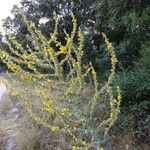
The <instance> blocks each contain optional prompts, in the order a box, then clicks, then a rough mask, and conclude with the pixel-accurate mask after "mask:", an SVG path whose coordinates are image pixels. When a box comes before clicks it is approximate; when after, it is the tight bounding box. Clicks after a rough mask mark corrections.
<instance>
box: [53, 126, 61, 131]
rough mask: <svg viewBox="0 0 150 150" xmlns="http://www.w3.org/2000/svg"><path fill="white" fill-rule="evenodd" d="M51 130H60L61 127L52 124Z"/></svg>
mask: <svg viewBox="0 0 150 150" xmlns="http://www.w3.org/2000/svg"><path fill="white" fill-rule="evenodd" d="M51 130H52V132H59V131H60V128H59V127H58V126H52V127H51Z"/></svg>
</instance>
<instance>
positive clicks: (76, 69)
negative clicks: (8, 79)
mask: <svg viewBox="0 0 150 150" xmlns="http://www.w3.org/2000/svg"><path fill="white" fill-rule="evenodd" d="M71 16H72V24H73V29H72V32H71V34H69V33H67V32H66V31H64V33H65V35H66V36H65V37H64V39H65V40H66V45H63V44H62V43H61V41H59V40H58V32H57V26H58V23H59V19H58V17H57V15H56V14H54V19H55V30H54V32H53V33H51V34H50V38H49V39H47V38H46V37H45V36H44V35H43V34H42V32H41V31H40V30H38V28H37V27H36V25H35V24H34V23H33V22H32V21H28V20H27V19H26V17H25V16H23V20H24V22H25V23H26V25H27V27H28V31H29V32H30V39H31V43H32V45H33V46H34V49H32V48H30V47H29V46H27V47H26V49H24V48H23V46H22V45H21V44H20V43H19V42H18V41H17V39H16V38H15V37H12V36H11V35H8V37H9V41H10V43H9V48H10V50H11V53H12V54H13V55H10V54H9V53H7V52H6V51H4V50H0V59H1V60H2V61H3V62H4V63H5V64H6V66H7V67H8V69H10V70H11V71H12V72H14V73H15V74H16V76H17V80H15V79H14V80H13V82H14V84H12V85H15V86H9V85H7V86H8V87H9V89H10V91H11V93H12V95H14V96H16V97H18V98H19V99H20V100H21V101H22V103H23V104H24V106H25V108H26V111H27V112H28V114H29V115H30V117H31V118H32V119H33V120H34V121H35V122H36V123H38V124H40V125H42V126H44V127H46V128H49V129H50V131H51V132H54V133H60V134H62V135H66V136H64V139H66V140H67V138H69V139H70V140H69V143H68V149H72V150H75V149H77V150H78V149H85V150H88V149H89V148H95V149H103V148H102V147H103V143H104V142H106V139H107V138H108V132H109V130H110V128H111V127H112V125H113V124H114V122H115V121H116V120H117V116H118V114H119V105H120V102H121V94H120V90H119V87H116V91H117V92H118V96H117V97H116V96H114V94H113V93H114V91H113V87H112V85H113V81H114V78H115V66H116V63H117V58H116V55H115V51H114V47H113V44H112V43H110V42H109V40H108V39H107V37H106V35H105V34H104V33H103V37H104V39H105V43H106V46H107V48H108V52H109V53H110V56H111V64H112V68H111V74H110V76H109V77H108V81H107V82H106V84H105V85H104V86H101V85H100V83H99V82H98V80H97V73H96V71H95V69H94V67H93V65H92V63H90V64H83V61H82V58H83V43H84V35H83V33H82V31H80V30H79V31H78V30H77V20H76V19H75V16H74V15H73V14H71ZM75 36H77V37H78V44H75V42H74V38H75ZM37 43H39V44H37ZM54 44H55V46H56V47H57V50H56V49H54V48H53V46H52V45H54ZM59 56H63V59H61V60H60V59H59ZM64 64H67V66H68V67H69V69H68V72H67V75H66V74H65V72H66V71H65V67H64ZM23 66H26V68H28V69H24V67H23ZM40 67H42V68H45V69H50V72H49V73H44V72H42V71H41V70H40ZM89 76H90V78H91V79H92V81H93V83H91V84H89V83H87V82H86V79H87V77H89ZM16 85H18V86H19V88H17V86H16ZM20 86H21V88H20ZM88 87H91V88H90V90H87V88H88ZM90 93H91V94H90ZM88 94H89V95H88ZM104 94H105V95H106V99H103V95H104ZM104 101H106V102H104ZM101 103H109V107H108V108H107V113H106V117H105V119H104V120H103V121H101V119H100V118H99V117H100V116H99V117H97V116H95V115H94V113H95V112H96V109H97V107H98V106H99V105H101ZM56 120H57V122H56Z"/></svg>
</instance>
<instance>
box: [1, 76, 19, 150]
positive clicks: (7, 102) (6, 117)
mask: <svg viewBox="0 0 150 150" xmlns="http://www.w3.org/2000/svg"><path fill="white" fill-rule="evenodd" d="M2 80H3V78H0V109H1V111H0V150H18V147H17V134H18V128H20V125H19V109H18V103H16V102H15V103H14V102H12V101H11V98H10V96H9V93H8V91H7V87H6V86H5V84H4V83H2V82H1V81H2Z"/></svg>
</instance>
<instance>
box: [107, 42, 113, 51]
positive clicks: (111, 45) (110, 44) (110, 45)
mask: <svg viewBox="0 0 150 150" xmlns="http://www.w3.org/2000/svg"><path fill="white" fill-rule="evenodd" d="M107 48H108V49H109V50H110V49H112V48H113V44H112V43H110V42H109V43H108V45H107Z"/></svg>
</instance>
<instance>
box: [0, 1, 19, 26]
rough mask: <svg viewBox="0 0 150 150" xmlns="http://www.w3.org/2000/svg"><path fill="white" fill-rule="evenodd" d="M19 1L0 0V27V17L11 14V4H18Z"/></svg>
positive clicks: (0, 19) (0, 20)
mask: <svg viewBox="0 0 150 150" xmlns="http://www.w3.org/2000/svg"><path fill="white" fill-rule="evenodd" d="M19 2H20V0H0V27H1V25H2V19H4V18H6V17H7V16H11V9H12V8H13V5H15V4H19Z"/></svg>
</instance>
